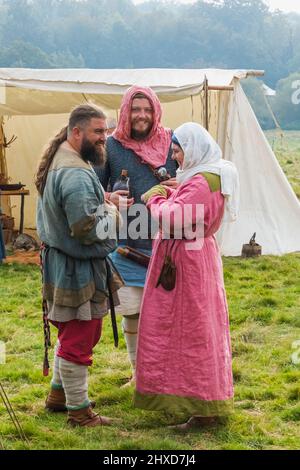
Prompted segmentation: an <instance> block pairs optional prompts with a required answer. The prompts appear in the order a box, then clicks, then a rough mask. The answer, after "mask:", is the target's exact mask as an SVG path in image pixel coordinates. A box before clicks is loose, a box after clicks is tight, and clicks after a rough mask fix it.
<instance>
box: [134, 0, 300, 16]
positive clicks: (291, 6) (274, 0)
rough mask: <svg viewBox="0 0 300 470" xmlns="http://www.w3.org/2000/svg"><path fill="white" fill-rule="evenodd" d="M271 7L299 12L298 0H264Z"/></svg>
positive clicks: (140, 0) (184, 0)
mask: <svg viewBox="0 0 300 470" xmlns="http://www.w3.org/2000/svg"><path fill="white" fill-rule="evenodd" d="M145 1H146V0H133V2H134V3H143V2H145ZM176 1H177V2H179V3H195V1H196V0H176ZM264 2H265V3H267V4H268V5H270V7H271V8H272V9H276V8H278V9H279V10H283V11H296V12H297V13H300V1H299V0H264Z"/></svg>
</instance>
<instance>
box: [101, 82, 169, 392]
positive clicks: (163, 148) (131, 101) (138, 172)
mask: <svg viewBox="0 0 300 470" xmlns="http://www.w3.org/2000/svg"><path fill="white" fill-rule="evenodd" d="M161 115H162V109H161V105H160V102H159V100H158V98H157V96H156V94H155V93H154V92H153V91H152V90H151V88H148V87H139V86H133V87H131V88H129V89H128V90H127V91H126V93H125V95H124V97H123V100H122V105H121V109H120V119H119V122H118V126H117V129H116V131H115V132H114V133H113V134H112V136H111V137H109V138H108V139H107V161H106V165H105V169H104V170H102V172H98V176H99V178H100V181H101V183H102V184H103V186H104V188H105V189H107V187H108V185H109V184H110V187H111V188H113V185H114V183H115V181H116V179H117V178H118V177H119V176H120V174H121V172H122V170H123V169H126V170H127V171H128V176H129V178H130V193H131V194H130V196H131V197H128V196H129V194H128V192H126V191H120V190H119V191H115V192H113V193H110V194H109V193H108V197H109V200H110V201H111V202H113V203H114V204H116V205H117V206H118V207H119V208H120V209H121V210H122V209H123V210H125V209H129V208H130V207H131V206H132V205H133V204H134V203H137V204H141V203H142V202H141V195H142V194H144V192H145V191H148V190H149V189H150V188H152V187H153V186H155V185H157V184H159V182H160V181H159V179H158V177H157V176H156V175H155V170H157V169H158V168H160V167H165V168H166V170H167V172H168V173H169V175H171V176H172V177H175V174H176V168H177V167H176V163H175V162H174V161H173V160H172V159H171V155H172V151H171V148H170V146H171V134H172V133H171V130H170V129H165V128H164V127H163V126H162V125H161ZM162 184H166V185H168V186H170V187H176V181H174V178H171V179H170V180H169V181H166V182H163V183H162ZM130 212H131V211H130ZM135 219H136V217H135V216H134V215H132V216H130V215H129V216H128V225H130V224H131V223H132V222H133V224H134V220H135ZM147 232H148V237H147V239H143V238H142V237H141V236H140V237H138V238H137V239H133V238H132V237H131V236H130V235H129V234H127V238H126V239H122V240H120V241H119V242H120V245H121V246H122V245H127V246H130V247H131V248H134V249H136V250H139V251H141V252H143V253H145V254H148V255H150V254H151V248H152V240H151V237H150V232H151V221H150V220H148V227H147ZM112 259H113V261H114V263H115V264H116V266H117V268H118V271H119V272H120V274H121V275H122V277H123V279H124V281H125V287H123V288H121V290H120V292H119V296H120V302H121V304H120V306H119V307H118V309H117V311H118V313H121V314H122V315H123V321H122V327H123V332H124V336H125V341H126V345H127V351H128V355H129V360H130V363H131V367H132V378H131V380H130V381H129V382H128V384H126V385H130V384H134V381H135V363H136V342H137V329H138V319H139V312H140V304H141V299H142V294H143V287H144V284H145V278H146V268H145V267H143V266H140V265H138V264H136V263H134V262H132V261H130V260H128V259H127V258H123V257H122V256H121V255H119V254H118V253H116V252H115V253H114V254H113V255H112Z"/></svg>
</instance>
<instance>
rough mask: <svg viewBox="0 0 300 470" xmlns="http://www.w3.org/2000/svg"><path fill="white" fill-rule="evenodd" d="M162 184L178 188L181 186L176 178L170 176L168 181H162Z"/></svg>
mask: <svg viewBox="0 0 300 470" xmlns="http://www.w3.org/2000/svg"><path fill="white" fill-rule="evenodd" d="M161 184H162V185H163V186H167V187H168V188H170V189H177V188H178V186H179V183H178V182H177V181H176V178H170V179H168V180H166V181H162V182H161Z"/></svg>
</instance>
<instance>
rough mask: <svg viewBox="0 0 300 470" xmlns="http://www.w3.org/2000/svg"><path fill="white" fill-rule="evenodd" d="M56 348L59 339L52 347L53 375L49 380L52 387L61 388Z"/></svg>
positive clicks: (58, 358)
mask: <svg viewBox="0 0 300 470" xmlns="http://www.w3.org/2000/svg"><path fill="white" fill-rule="evenodd" d="M58 348H59V340H57V343H56V345H55V348H54V360H53V376H52V380H51V386H52V387H53V388H62V381H61V377H60V372H59V363H60V357H58V356H57V351H58Z"/></svg>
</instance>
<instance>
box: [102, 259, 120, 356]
mask: <svg viewBox="0 0 300 470" xmlns="http://www.w3.org/2000/svg"><path fill="white" fill-rule="evenodd" d="M105 262H106V269H107V287H108V295H109V306H110V316H111V324H112V330H113V335H114V343H115V347H116V348H117V347H118V346H119V335H118V326H117V320H116V311H115V304H114V299H113V295H112V291H111V286H110V279H111V276H112V273H111V269H110V265H109V263H108V261H107V260H105Z"/></svg>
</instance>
